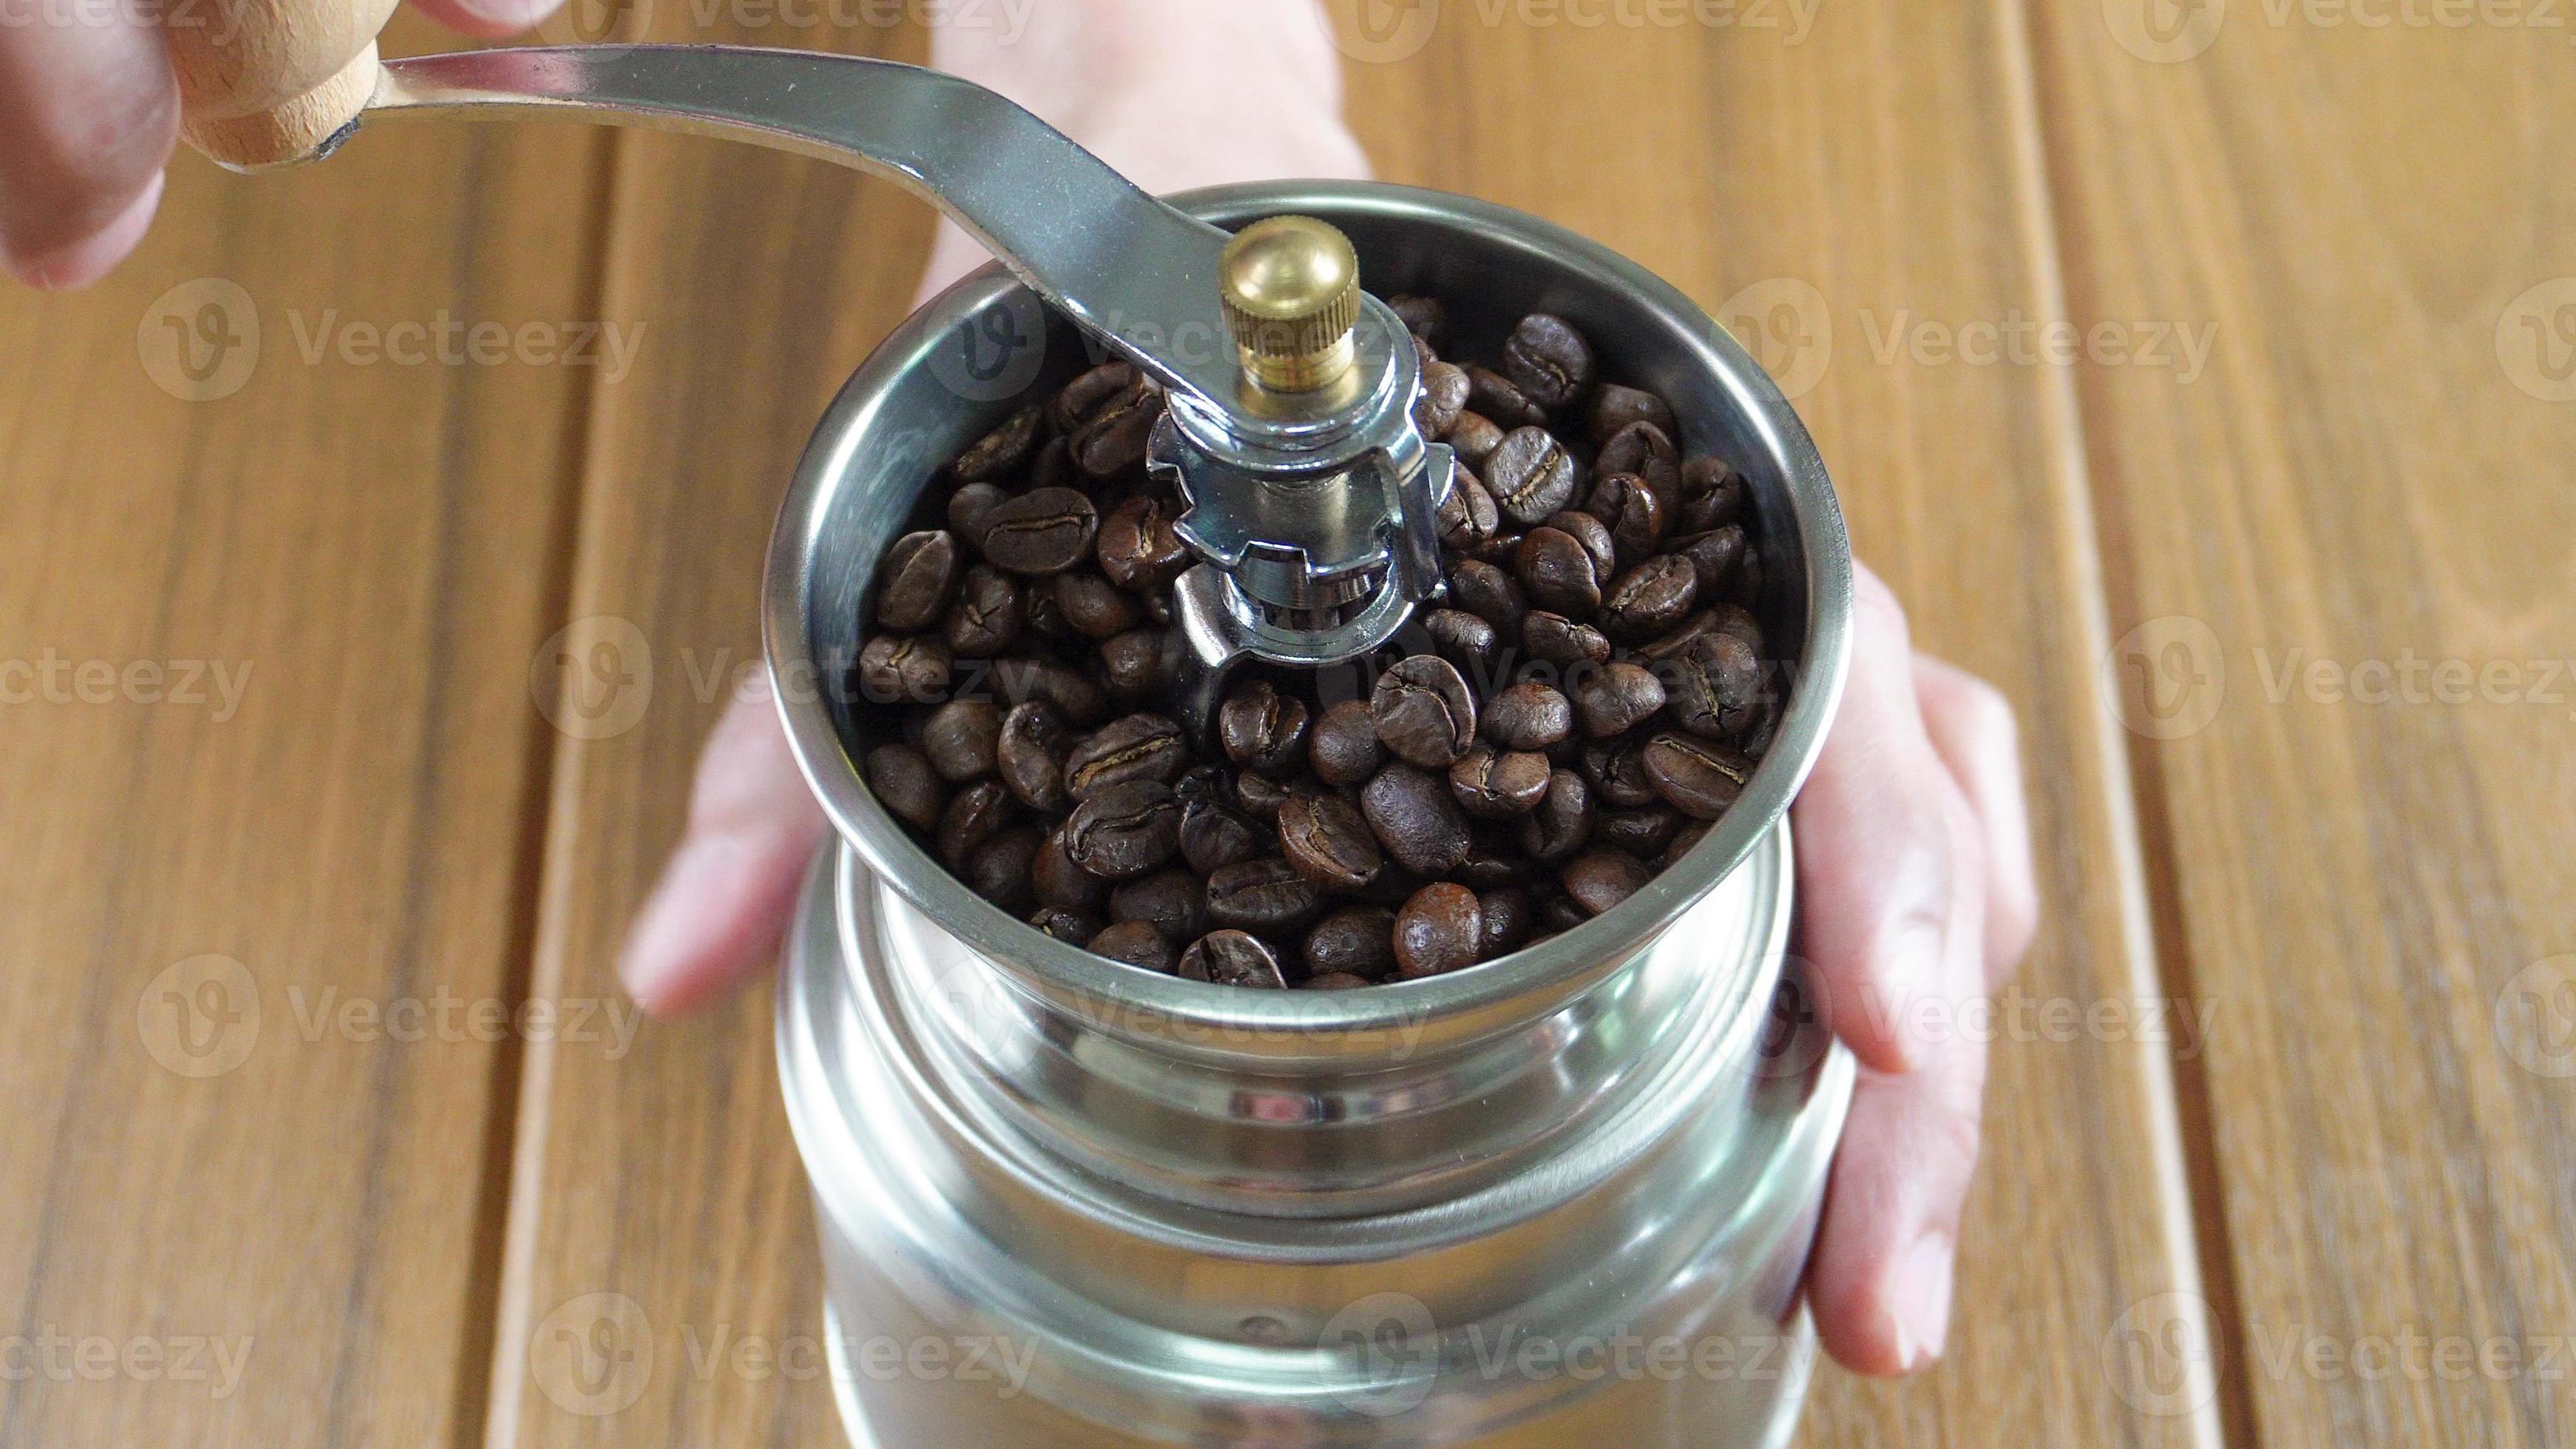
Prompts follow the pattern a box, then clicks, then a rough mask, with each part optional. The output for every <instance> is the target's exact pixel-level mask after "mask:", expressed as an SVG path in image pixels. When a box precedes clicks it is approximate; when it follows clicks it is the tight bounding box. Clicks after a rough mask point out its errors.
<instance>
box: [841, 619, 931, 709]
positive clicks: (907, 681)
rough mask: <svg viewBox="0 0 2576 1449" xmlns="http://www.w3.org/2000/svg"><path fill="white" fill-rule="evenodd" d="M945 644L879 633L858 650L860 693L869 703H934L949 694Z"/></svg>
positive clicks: (902, 635)
mask: <svg viewBox="0 0 2576 1449" xmlns="http://www.w3.org/2000/svg"><path fill="white" fill-rule="evenodd" d="M951 668H952V665H951V661H950V657H949V653H948V646H947V645H945V644H942V643H940V642H939V641H938V640H936V639H922V638H915V637H912V636H909V635H904V634H879V635H878V636H876V637H875V638H873V639H870V640H869V641H868V642H867V645H866V647H864V648H862V649H860V650H859V671H858V672H859V695H860V697H861V698H863V699H865V700H867V701H868V702H869V703H870V704H937V703H939V702H940V701H941V700H943V699H946V698H947V697H948V683H949V677H950V670H951Z"/></svg>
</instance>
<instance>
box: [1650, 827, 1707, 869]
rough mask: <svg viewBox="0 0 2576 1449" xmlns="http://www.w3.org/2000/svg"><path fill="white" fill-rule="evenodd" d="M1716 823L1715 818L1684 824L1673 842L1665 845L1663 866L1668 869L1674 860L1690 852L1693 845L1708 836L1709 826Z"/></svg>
mask: <svg viewBox="0 0 2576 1449" xmlns="http://www.w3.org/2000/svg"><path fill="white" fill-rule="evenodd" d="M1716 823H1717V822H1716V821H1714V820H1694V821H1692V822H1690V823H1689V824H1688V825H1685V826H1683V827H1682V828H1681V829H1680V831H1678V832H1677V833H1675V834H1674V836H1673V843H1672V844H1670V845H1667V846H1665V847H1664V858H1663V861H1662V864H1663V866H1664V867H1665V868H1666V869H1670V868H1671V867H1672V865H1673V862H1675V861H1677V860H1680V859H1681V858H1682V857H1683V856H1685V855H1688V854H1690V853H1691V847H1693V846H1695V845H1697V844H1699V843H1700V842H1701V841H1703V840H1706V839H1707V838H1708V831H1709V827H1710V826H1712V825H1715V824H1716Z"/></svg>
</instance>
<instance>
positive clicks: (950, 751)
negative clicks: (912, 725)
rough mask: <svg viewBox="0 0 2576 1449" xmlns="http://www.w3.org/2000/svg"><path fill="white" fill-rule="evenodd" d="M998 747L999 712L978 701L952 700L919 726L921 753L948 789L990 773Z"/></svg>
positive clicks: (1000, 735)
mask: <svg viewBox="0 0 2576 1449" xmlns="http://www.w3.org/2000/svg"><path fill="white" fill-rule="evenodd" d="M1001 743H1002V712H1001V711H1000V710H998V709H995V708H993V706H992V705H991V704H990V703H988V702H987V701H984V700H980V699H952V700H950V701H948V702H947V703H946V704H943V705H941V706H940V707H939V708H937V709H934V710H932V711H931V712H930V718H928V719H926V720H924V721H922V724H921V752H922V753H923V754H925V755H928V756H929V757H930V763H931V765H932V766H933V767H934V768H936V769H937V770H938V771H939V777H940V778H941V779H943V780H946V781H947V782H948V783H949V784H951V785H962V784H964V783H966V782H967V781H969V780H972V779H976V778H978V777H979V776H984V775H989V774H991V773H993V767H994V764H995V755H994V752H995V750H996V749H998V748H999V747H1000V745H1001Z"/></svg>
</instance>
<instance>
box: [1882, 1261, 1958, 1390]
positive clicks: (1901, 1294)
mask: <svg viewBox="0 0 2576 1449" xmlns="http://www.w3.org/2000/svg"><path fill="white" fill-rule="evenodd" d="M1957 1263H1958V1254H1957V1252H1956V1250H1955V1247H1954V1245H1953V1244H1952V1243H1951V1241H1950V1235H1949V1234H1947V1233H1940V1232H1932V1233H1925V1234H1924V1235H1923V1236H1922V1238H1921V1239H1920V1240H1919V1241H1917V1242H1916V1243H1915V1244H1914V1251H1912V1252H1910V1253H1908V1254H1906V1255H1905V1267H1904V1269H1903V1270H1902V1271H1901V1272H1900V1273H1899V1274H1898V1275H1897V1280H1896V1354H1897V1361H1898V1362H1900V1363H1902V1364H1904V1365H1905V1371H1906V1372H1907V1373H1913V1372H1914V1371H1915V1370H1917V1369H1921V1368H1925V1367H1927V1366H1929V1365H1930V1364H1931V1363H1932V1361H1933V1360H1935V1359H1937V1358H1939V1357H1940V1356H1941V1348H1942V1345H1943V1344H1944V1343H1945V1342H1947V1341H1948V1339H1949V1336H1950V1278H1951V1274H1952V1273H1953V1272H1954V1271H1956V1268H1957Z"/></svg>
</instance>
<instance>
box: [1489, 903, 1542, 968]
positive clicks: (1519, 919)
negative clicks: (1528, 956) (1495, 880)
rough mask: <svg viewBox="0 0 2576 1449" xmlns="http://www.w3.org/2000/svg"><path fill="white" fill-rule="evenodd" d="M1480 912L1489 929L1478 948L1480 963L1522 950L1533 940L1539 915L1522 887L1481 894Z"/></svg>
mask: <svg viewBox="0 0 2576 1449" xmlns="http://www.w3.org/2000/svg"><path fill="white" fill-rule="evenodd" d="M1476 909H1477V912H1478V914H1479V915H1480V916H1481V917H1482V918H1483V923H1484V928H1485V929H1484V934H1483V936H1482V938H1481V939H1480V940H1479V941H1478V942H1477V946H1476V956H1477V959H1478V960H1482V961H1491V960H1493V959H1494V958H1495V957H1497V956H1506V955H1509V954H1511V953H1512V952H1514V951H1517V950H1519V949H1520V948H1521V944H1522V943H1523V942H1525V941H1527V940H1528V939H1529V934H1530V926H1531V924H1532V923H1533V921H1534V920H1535V919H1536V917H1537V915H1538V911H1537V908H1536V907H1534V906H1533V905H1532V904H1531V903H1530V895H1529V892H1528V891H1525V890H1522V889H1521V888H1520V887H1518V886H1504V887H1502V888H1501V889H1499V890H1490V891H1483V892H1480V893H1479V894H1478V895H1477V897H1476Z"/></svg>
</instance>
